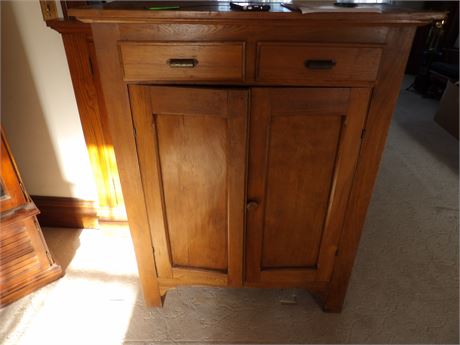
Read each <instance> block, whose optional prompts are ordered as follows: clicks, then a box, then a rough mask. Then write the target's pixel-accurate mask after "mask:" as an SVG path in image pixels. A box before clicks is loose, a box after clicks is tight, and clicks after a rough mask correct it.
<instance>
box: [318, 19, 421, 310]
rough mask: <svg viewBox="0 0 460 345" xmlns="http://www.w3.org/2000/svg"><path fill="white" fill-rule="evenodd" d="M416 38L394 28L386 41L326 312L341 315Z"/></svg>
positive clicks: (323, 297) (325, 297) (325, 300)
mask: <svg viewBox="0 0 460 345" xmlns="http://www.w3.org/2000/svg"><path fill="white" fill-rule="evenodd" d="M414 34H415V28H414V27H407V28H392V29H391V31H390V34H389V36H388V38H387V40H388V45H387V48H386V50H385V51H384V54H383V56H382V66H381V71H380V79H379V80H378V81H377V85H376V87H375V89H374V91H373V97H372V101H371V103H370V108H369V112H368V115H367V118H366V127H365V136H364V140H363V143H362V145H361V149H360V153H359V160H358V163H357V167H356V172H355V176H354V179H353V186H352V189H351V194H350V199H349V201H348V206H347V210H346V215H347V216H346V218H345V220H344V225H343V233H342V236H341V239H340V245H339V248H338V249H339V251H338V256H337V258H336V263H335V265H334V271H333V274H332V279H331V283H330V285H329V286H328V288H327V289H326V290H325V291H323V292H322V293H321V294H320V298H321V300H322V301H323V303H324V305H323V308H324V310H326V311H331V312H339V311H340V310H341V309H342V306H343V302H344V299H345V294H346V291H347V288H348V283H349V280H350V276H351V271H352V267H353V263H354V260H355V257H356V253H357V250H358V244H359V240H360V237H361V232H362V228H363V225H364V220H365V218H366V212H367V208H368V206H369V202H370V200H371V196H372V190H373V188H374V184H375V180H376V177H377V174H378V168H379V164H380V158H381V156H382V153H383V149H384V147H385V141H386V137H387V133H388V128H389V126H390V122H391V117H392V115H393V110H394V107H395V104H396V100H397V98H398V95H399V87H400V85H401V81H402V77H403V72H404V68H405V65H406V62H407V59H408V56H409V52H410V46H411V43H412V40H413V37H414Z"/></svg>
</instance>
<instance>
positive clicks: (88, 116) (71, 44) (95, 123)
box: [39, 1, 126, 227]
mask: <svg viewBox="0 0 460 345" xmlns="http://www.w3.org/2000/svg"><path fill="white" fill-rule="evenodd" d="M84 3H85V2H84V1H80V2H79V1H71V2H65V3H64V5H65V7H64V9H65V11H64V13H65V14H66V16H67V8H72V6H81V5H82V4H84ZM46 24H47V25H48V26H49V27H51V28H53V29H54V30H56V31H58V32H59V33H61V35H62V40H63V42H64V48H65V52H66V57H67V62H68V64H69V70H70V75H71V78H72V85H73V89H74V92H75V99H76V101H77V106H78V112H79V115H80V121H81V124H82V129H83V134H84V137H85V142H86V147H87V149H88V154H89V160H90V164H91V168H92V171H93V176H94V180H95V183H96V187H97V197H98V200H97V218H99V219H100V220H107V221H126V211H125V207H124V202H123V194H122V192H121V186H120V179H119V177H118V169H117V164H116V161H115V154H114V152H113V145H112V138H111V135H110V132H109V126H108V119H107V110H106V108H105V103H104V100H103V96H102V90H101V86H100V77H99V69H98V64H97V60H96V56H95V50H94V42H93V38H92V35H91V27H90V26H89V25H88V24H84V23H81V22H78V21H77V20H75V19H72V18H67V19H53V20H48V21H46ZM39 201H40V202H42V200H39ZM73 202H75V201H73ZM42 203H43V204H44V205H49V206H50V207H54V203H56V202H54V203H53V200H52V201H51V202H49V201H47V200H45V201H43V202H42ZM65 204H66V205H67V207H69V206H72V205H69V203H65ZM79 209H83V210H86V209H88V210H90V212H91V213H92V212H93V211H92V210H91V207H88V206H86V205H83V206H80V207H79ZM74 213H75V212H74ZM80 218H83V217H80ZM94 219H95V218H94V217H93V220H92V221H89V222H88V224H85V222H84V221H83V222H82V221H80V223H82V224H81V225H80V226H82V227H85V226H86V225H88V226H90V227H94V226H95V225H97V224H95V222H94ZM46 220H47V219H46ZM46 220H44V221H46ZM53 224H56V222H53ZM58 224H60V225H61V226H66V225H67V224H65V223H63V221H62V220H58ZM72 224H75V222H73V223H71V224H70V225H72ZM73 226H75V225H73Z"/></svg>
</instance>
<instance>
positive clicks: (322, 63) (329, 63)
mask: <svg viewBox="0 0 460 345" xmlns="http://www.w3.org/2000/svg"><path fill="white" fill-rule="evenodd" d="M304 64H305V67H306V68H309V69H331V68H333V67H334V66H335V61H334V60H305V62H304Z"/></svg>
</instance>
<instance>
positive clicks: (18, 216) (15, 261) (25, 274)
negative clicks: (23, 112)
mask: <svg viewBox="0 0 460 345" xmlns="http://www.w3.org/2000/svg"><path fill="white" fill-rule="evenodd" d="M1 134H2V135H1V137H2V138H1V140H2V150H1V169H0V171H1V174H0V177H1V179H2V180H3V181H7V182H8V184H7V187H8V188H6V191H8V190H10V191H11V190H18V191H20V193H19V194H14V193H10V194H9V197H10V199H9V201H10V202H8V203H7V204H2V209H1V213H0V221H1V226H0V254H1V255H0V307H3V306H4V305H6V304H9V303H11V302H13V301H15V300H17V299H18V298H20V297H22V296H25V295H26V294H28V293H30V292H32V291H34V290H36V289H38V288H39V287H41V286H43V285H45V284H47V283H49V282H51V281H53V280H56V279H57V278H59V277H60V276H62V274H63V271H62V269H61V267H60V266H59V265H57V264H56V263H55V262H54V259H53V257H52V256H51V253H50V252H49V250H48V247H47V246H46V243H45V241H44V239H43V235H42V233H41V229H40V225H39V224H38V222H37V219H36V215H37V214H38V213H39V211H38V209H37V208H36V206H35V205H34V203H33V202H32V201H31V200H30V197H29V196H28V194H27V192H26V191H25V190H23V189H22V187H21V183H22V182H21V177H20V175H19V172H18V170H17V167H16V164H15V162H14V159H13V156H12V155H11V151H10V149H9V146H8V143H7V141H6V138H5V136H4V133H3V131H2V133H1ZM6 174H8V175H11V176H9V177H10V178H7V176H6ZM13 177H14V178H13ZM13 187H14V188H13ZM5 206H8V207H11V208H6V207H5Z"/></svg>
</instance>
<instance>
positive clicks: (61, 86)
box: [0, 0, 97, 200]
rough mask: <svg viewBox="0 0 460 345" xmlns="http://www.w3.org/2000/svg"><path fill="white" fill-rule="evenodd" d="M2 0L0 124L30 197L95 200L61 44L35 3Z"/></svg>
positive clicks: (58, 36) (93, 185)
mask: <svg viewBox="0 0 460 345" xmlns="http://www.w3.org/2000/svg"><path fill="white" fill-rule="evenodd" d="M0 2H1V7H2V8H1V58H2V61H1V69H2V70H1V83H2V85H1V97H2V98H1V123H2V126H3V128H4V130H5V132H6V135H7V138H8V140H9V143H10V146H11V149H12V151H13V155H14V157H15V159H16V162H17V164H18V166H19V170H20V173H21V175H22V178H23V180H24V182H25V185H26V188H27V190H28V191H29V193H30V194H35V195H48V196H69V197H76V198H81V199H87V200H95V199H96V197H97V193H96V187H95V184H94V180H93V176H92V172H91V168H90V164H89V158H88V154H87V151H86V146H85V141H84V138H83V132H82V129H81V124H80V120H79V115H78V110H77V105H76V101H75V97H74V94H73V88H72V84H71V80H70V74H69V69H68V66H67V61H66V57H65V52H64V46H63V43H62V40H61V36H60V35H59V33H57V32H55V31H53V30H52V29H50V28H48V27H46V24H45V22H44V21H43V19H42V15H41V11H40V5H39V2H38V0H33V1H0Z"/></svg>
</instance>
